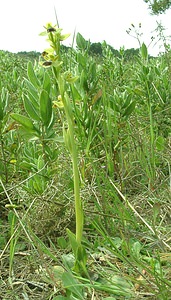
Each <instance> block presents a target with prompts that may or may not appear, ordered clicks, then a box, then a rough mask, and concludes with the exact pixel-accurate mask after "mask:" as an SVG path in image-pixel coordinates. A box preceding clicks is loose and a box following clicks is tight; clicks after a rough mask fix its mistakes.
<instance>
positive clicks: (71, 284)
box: [62, 272, 85, 300]
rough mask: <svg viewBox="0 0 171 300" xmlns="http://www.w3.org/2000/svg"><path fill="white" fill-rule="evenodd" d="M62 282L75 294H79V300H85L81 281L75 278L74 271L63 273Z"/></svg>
mask: <svg viewBox="0 0 171 300" xmlns="http://www.w3.org/2000/svg"><path fill="white" fill-rule="evenodd" d="M62 282H63V285H64V287H65V288H66V289H67V290H69V291H70V292H71V293H73V295H75V296H77V297H78V299H79V300H84V299H85V298H84V297H83V292H82V288H81V287H80V285H79V282H78V281H77V280H76V279H75V278H74V276H73V275H72V273H70V272H65V273H63V275H62Z"/></svg>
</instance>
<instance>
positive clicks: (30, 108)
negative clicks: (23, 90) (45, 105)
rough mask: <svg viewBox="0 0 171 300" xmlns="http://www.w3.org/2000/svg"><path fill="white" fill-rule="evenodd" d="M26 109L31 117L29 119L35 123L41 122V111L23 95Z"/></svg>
mask: <svg viewBox="0 0 171 300" xmlns="http://www.w3.org/2000/svg"><path fill="white" fill-rule="evenodd" d="M23 102H24V108H25V110H26V112H27V114H28V115H29V117H30V118H31V119H33V120H35V121H40V117H39V111H38V110H36V109H35V107H34V106H33V104H32V102H31V101H30V99H29V98H28V97H27V96H26V95H23Z"/></svg>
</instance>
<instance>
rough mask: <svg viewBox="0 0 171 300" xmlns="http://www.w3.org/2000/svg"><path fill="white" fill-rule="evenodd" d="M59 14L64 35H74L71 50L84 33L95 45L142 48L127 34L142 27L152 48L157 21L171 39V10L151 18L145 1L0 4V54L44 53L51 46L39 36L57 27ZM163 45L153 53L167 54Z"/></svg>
mask: <svg viewBox="0 0 171 300" xmlns="http://www.w3.org/2000/svg"><path fill="white" fill-rule="evenodd" d="M54 8H55V9H54ZM55 10H56V13H57V17H58V22H59V26H60V28H62V29H63V33H64V34H65V33H70V34H71V36H70V37H69V38H68V39H67V40H66V41H65V42H64V44H65V45H67V46H70V45H71V44H72V41H73V36H74V32H76V33H77V32H80V33H81V34H82V35H83V37H84V38H85V39H86V40H90V42H92V43H96V42H100V43H101V42H103V41H104V40H105V41H106V42H107V43H108V44H109V45H111V46H112V47H113V48H114V49H117V50H119V48H120V47H125V49H129V48H138V47H139V44H138V41H137V39H136V38H134V37H132V36H130V35H128V34H127V33H126V30H128V29H129V28H130V27H131V24H134V26H135V28H136V29H138V27H139V23H141V33H142V36H141V42H145V44H146V45H147V46H148V45H149V44H150V42H151V36H154V35H155V32H154V30H155V29H156V27H157V23H156V21H157V22H161V23H162V25H163V26H164V27H165V28H166V29H167V30H166V31H165V34H166V35H171V22H170V20H171V18H170V14H171V10H168V11H167V12H166V13H165V14H164V15H160V16H159V17H157V16H151V15H150V10H149V9H148V5H147V4H146V3H145V2H144V1H143V0H46V1H44V0H0V50H5V51H10V52H14V53H15V52H19V51H38V52H43V51H44V50H45V48H47V47H48V44H47V42H46V41H45V39H46V38H45V37H42V36H39V33H40V32H42V31H44V26H45V25H46V24H47V23H48V22H51V23H52V24H56V16H55ZM132 29H133V27H132ZM133 35H134V33H133ZM156 41H157V39H156ZM161 44H162V43H159V44H157V45H156V46H155V47H153V46H154V42H153V44H151V45H150V46H149V53H150V54H152V55H157V54H158V52H159V51H163V48H162V47H161Z"/></svg>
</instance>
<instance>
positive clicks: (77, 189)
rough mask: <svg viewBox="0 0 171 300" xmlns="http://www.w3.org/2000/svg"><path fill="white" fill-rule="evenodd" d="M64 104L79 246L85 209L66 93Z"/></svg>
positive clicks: (70, 112) (71, 118)
mask: <svg viewBox="0 0 171 300" xmlns="http://www.w3.org/2000/svg"><path fill="white" fill-rule="evenodd" d="M63 103H64V109H65V114H66V119H67V122H68V130H69V139H70V141H69V142H70V145H71V149H70V154H71V158H72V165H73V177H74V198H75V217H76V240H77V243H78V244H81V241H82V234H83V208H82V201H81V197H80V178H79V170H78V155H77V148H76V145H75V139H74V126H73V117H72V111H71V107H70V102H69V99H68V95H67V94H66V93H65V97H64V101H63Z"/></svg>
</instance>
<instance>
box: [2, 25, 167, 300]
mask: <svg viewBox="0 0 171 300" xmlns="http://www.w3.org/2000/svg"><path fill="white" fill-rule="evenodd" d="M131 30H134V26H133V25H132V28H131ZM129 33H130V32H129ZM42 36H45V37H46V38H48V41H49V48H48V49H45V50H44V51H43V53H42V54H41V55H36V56H35V57H34V55H33V54H34V53H30V55H29V56H27V54H26V53H20V54H12V53H9V52H4V51H0V60H1V66H0V261H1V266H0V267H1V273H0V291H1V293H0V299H2V300H10V299H11V300H14V299H16V300H17V299H26V300H27V299H30V300H31V299H42V300H45V299H47V300H60V299H61V300H62V299H63V300H67V299H68V300H71V299H79V300H81V299H91V300H93V299H94V300H95V299H96V300H98V299H106V300H110V299H113V300H115V299H144V298H146V299H153V300H154V299H156V300H169V299H171V268H170V266H171V226H170V222H171V51H170V47H169V44H167V43H166V40H164V42H165V52H164V53H161V54H159V55H158V57H150V56H149V54H148V47H147V46H146V45H145V44H144V43H143V42H141V39H140V37H139V36H137V38H138V41H139V44H140V47H139V49H138V50H133V49H132V51H130V52H128V51H127V50H125V49H124V48H121V49H120V50H119V51H116V50H115V51H114V50H113V49H112V47H110V46H109V45H107V43H106V42H103V43H102V44H99V43H97V44H94V45H93V46H92V44H91V43H90V42H89V41H86V40H85V39H84V37H83V36H82V35H81V34H80V33H77V35H76V38H75V40H76V47H63V46H62V45H61V43H62V41H63V40H65V39H66V38H67V37H68V35H67V34H66V35H65V34H63V31H62V29H60V28H58V27H57V26H54V25H52V24H50V23H48V24H47V25H46V26H45V28H44V32H43V33H42ZM42 38H44V37H42Z"/></svg>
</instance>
